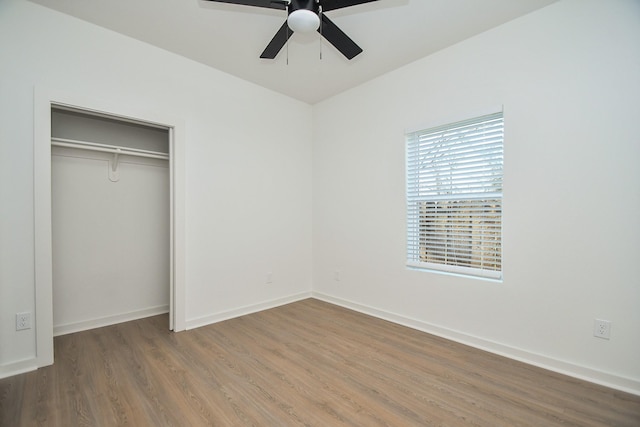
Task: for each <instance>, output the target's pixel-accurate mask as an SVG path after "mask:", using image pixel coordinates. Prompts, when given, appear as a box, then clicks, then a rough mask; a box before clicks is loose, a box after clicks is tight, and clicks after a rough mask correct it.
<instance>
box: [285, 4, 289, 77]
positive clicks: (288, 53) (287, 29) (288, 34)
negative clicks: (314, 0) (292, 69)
mask: <svg viewBox="0 0 640 427" xmlns="http://www.w3.org/2000/svg"><path fill="white" fill-rule="evenodd" d="M286 7H287V17H289V2H287V6H286ZM285 43H287V66H288V65H289V25H287V41H286V42H285Z"/></svg>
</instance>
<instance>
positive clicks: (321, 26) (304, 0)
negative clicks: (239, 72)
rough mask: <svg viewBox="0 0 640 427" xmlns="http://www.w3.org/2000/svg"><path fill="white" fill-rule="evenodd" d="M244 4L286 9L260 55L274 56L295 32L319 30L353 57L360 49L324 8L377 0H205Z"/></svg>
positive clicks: (330, 8)
mask: <svg viewBox="0 0 640 427" xmlns="http://www.w3.org/2000/svg"><path fill="white" fill-rule="evenodd" d="M208 1H216V2H219V3H231V4H239V5H245V6H255V7H266V8H269V9H280V10H286V11H287V20H286V21H285V23H284V24H282V27H280V29H279V30H278V32H277V33H276V35H275V36H273V39H271V41H270V42H269V44H268V45H267V47H266V49H265V50H264V52H262V54H261V55H260V58H265V59H274V58H275V57H276V55H278V52H280V50H281V49H282V47H283V46H284V45H285V44H286V43H287V41H288V40H289V37H291V35H292V34H293V33H294V32H296V31H297V32H311V31H316V30H317V31H318V32H319V33H320V34H321V35H322V36H323V37H324V38H325V39H327V41H329V43H331V44H332V45H333V46H334V47H335V48H336V49H338V50H339V51H340V53H342V54H343V55H344V56H345V57H347V59H353V58H354V57H356V56H357V55H359V54H360V53H361V52H362V49H361V48H360V46H358V45H357V44H356V43H355V42H354V41H353V40H351V39H350V38H349V36H347V35H346V34H345V33H344V32H342V30H341V29H340V28H338V26H337V25H336V24H334V23H333V22H332V21H331V20H330V19H329V18H327V16H326V15H325V14H324V12H328V11H331V10H335V9H342V8H344V7H349V6H355V5H358V4H362V3H370V2H372V1H377V0H208Z"/></svg>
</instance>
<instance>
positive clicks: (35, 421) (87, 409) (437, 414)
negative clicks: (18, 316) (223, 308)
mask: <svg viewBox="0 0 640 427" xmlns="http://www.w3.org/2000/svg"><path fill="white" fill-rule="evenodd" d="M167 326H168V319H167V316H166V315H163V316H155V317H150V318H146V319H142V320H137V321H133V322H128V323H122V324H119V325H114V326H109V327H105V328H99V329H94V330H90V331H85V332H80V333H75V334H70V335H64V336H60V337H56V338H55V363H54V365H52V366H48V367H45V368H41V369H39V370H37V371H34V372H30V373H26V374H21V375H16V376H13V377H10V378H5V379H2V380H0V425H1V426H2V427H19V426H54V427H55V426H61V427H70V426H74V427H75V426H120V425H128V426H136V427H137V426H154V427H156V426H181V427H183V426H208V425H211V426H492V427H493V426H509V427H511V426H544V427H546V426H581V427H585V426H636V427H637V426H640V397H638V396H635V395H631V394H627V393H623V392H620V391H616V390H612V389H609V388H606V387H602V386H599V385H595V384H591V383H588V382H584V381H581V380H578V379H575V378H570V377H566V376H563V375H560V374H557V373H553V372H549V371H546V370H543V369H540V368H537V367H533V366H530V365H527V364H524V363H520V362H517V361H514V360H510V359H506V358H503V357H500V356H496V355H493V354H490V353H487V352H483V351H480V350H477V349H474V348H471V347H467V346H464V345H461V344H457V343H454V342H451V341H448V340H445V339H442V338H438V337H434V336H432V335H429V334H426V333H423V332H419V331H416V330H413V329H410V328H406V327H403V326H399V325H396V324H393V323H390V322H386V321H383V320H380V319H376V318H373V317H370V316H367V315H364V314H361V313H357V312H354V311H351V310H347V309H344V308H341V307H337V306H335V305H332V304H328V303H325V302H322V301H319V300H315V299H307V300H304V301H299V302H296V303H292V304H288V305H285V306H281V307H278V308H274V309H271V310H266V311H263V312H259V313H255V314H251V315H247V316H242V317H239V318H236V319H231V320H227V321H224V322H220V323H217V324H214V325H210V326H205V327H202V328H198V329H194V330H191V331H186V332H180V333H173V332H170V331H169V330H168V327H167Z"/></svg>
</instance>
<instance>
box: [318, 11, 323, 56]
mask: <svg viewBox="0 0 640 427" xmlns="http://www.w3.org/2000/svg"><path fill="white" fill-rule="evenodd" d="M318 15H319V17H320V39H319V40H320V61H322V5H319V6H318Z"/></svg>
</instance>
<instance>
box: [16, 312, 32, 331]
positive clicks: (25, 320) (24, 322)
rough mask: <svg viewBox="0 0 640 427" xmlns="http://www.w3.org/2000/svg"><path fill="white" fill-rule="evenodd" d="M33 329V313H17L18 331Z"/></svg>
mask: <svg viewBox="0 0 640 427" xmlns="http://www.w3.org/2000/svg"><path fill="white" fill-rule="evenodd" d="M25 329H31V313H29V312H26V313H16V331H22V330H25Z"/></svg>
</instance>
